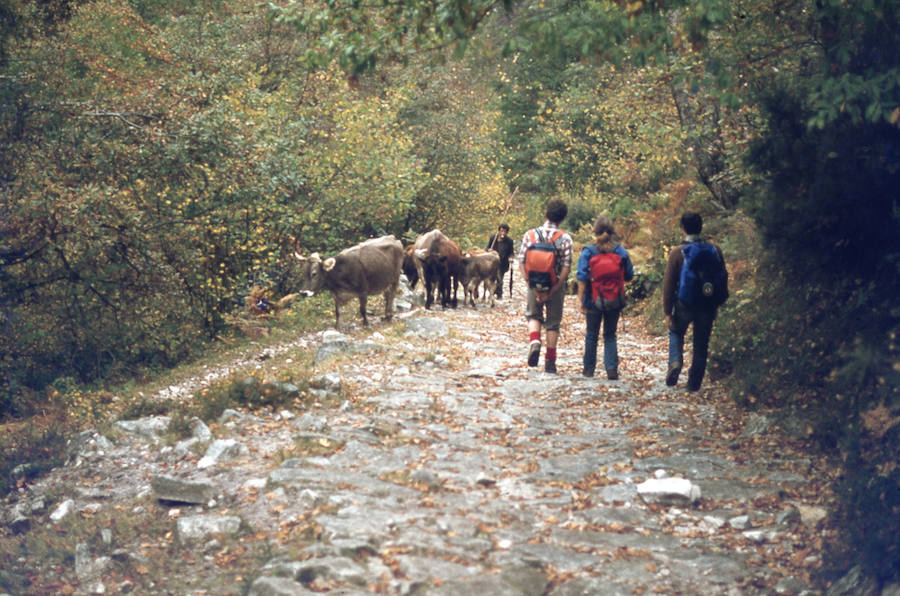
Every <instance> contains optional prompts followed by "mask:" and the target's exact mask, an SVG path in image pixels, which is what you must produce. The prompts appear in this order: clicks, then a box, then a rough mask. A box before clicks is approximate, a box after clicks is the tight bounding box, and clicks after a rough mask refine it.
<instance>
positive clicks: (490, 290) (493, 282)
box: [484, 277, 497, 308]
mask: <svg viewBox="0 0 900 596" xmlns="http://www.w3.org/2000/svg"><path fill="white" fill-rule="evenodd" d="M496 289H497V278H496V277H489V278H487V279H485V280H484V290H485V292H484V294H485V296H484V298H485V302H487V298H488V296H490V297H491V308H494V304H495V302H494V298H495V297H496V296H495V294H494V292H495V291H496Z"/></svg>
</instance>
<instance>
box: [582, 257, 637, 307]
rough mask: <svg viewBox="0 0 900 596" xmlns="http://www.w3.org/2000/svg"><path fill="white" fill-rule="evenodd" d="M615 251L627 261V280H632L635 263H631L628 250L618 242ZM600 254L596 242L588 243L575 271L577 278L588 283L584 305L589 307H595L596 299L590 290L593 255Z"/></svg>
mask: <svg viewBox="0 0 900 596" xmlns="http://www.w3.org/2000/svg"><path fill="white" fill-rule="evenodd" d="M613 252H614V253H616V254H617V255H619V256H620V257H622V260H623V261H624V262H625V281H631V280H632V278H634V265H632V264H631V257H629V256H628V251H627V250H625V247H624V246H622V245H621V244H617V245H616V247H615V248H614V249H613ZM599 254H600V250H599V249H598V248H597V245H596V244H588V245H587V246H585V247H584V248H582V249H581V256H579V257H578V269H577V271H576V273H575V279H577V280H578V281H583V282H585V283H587V284H588V291H587V292H585V293H584V298H583V302H584V305H585V306H586V307H588V308H594V301H593V299H592V297H591V292H590V285H591V269H590V262H591V257H593V256H594V255H599Z"/></svg>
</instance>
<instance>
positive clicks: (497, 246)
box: [484, 234, 516, 271]
mask: <svg viewBox="0 0 900 596" xmlns="http://www.w3.org/2000/svg"><path fill="white" fill-rule="evenodd" d="M496 236H497V235H496V234H491V237H490V238H489V239H488V243H487V245H486V246H485V247H484V248H485V250H488V249H494V250H496V251H497V254H498V255H500V269H501V270H502V271H506V270H507V269H509V257H511V256H512V254H513V253H514V252H515V250H516V249H515V246H514V245H513V240H512V238H510V237H509V236H507V237H506V238H504V239H503V240H500V241H497V242H496V243H495V242H494V238H495V237H496ZM492 244H493V246H491V245H492Z"/></svg>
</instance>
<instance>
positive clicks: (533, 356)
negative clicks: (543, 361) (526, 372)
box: [528, 339, 541, 366]
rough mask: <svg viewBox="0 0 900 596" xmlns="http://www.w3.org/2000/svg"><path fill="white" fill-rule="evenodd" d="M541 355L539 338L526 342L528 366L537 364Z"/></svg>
mask: <svg viewBox="0 0 900 596" xmlns="http://www.w3.org/2000/svg"><path fill="white" fill-rule="evenodd" d="M540 357H541V340H539V339H534V340H532V341H531V343H530V344H528V366H537V363H538V360H539V359H540Z"/></svg>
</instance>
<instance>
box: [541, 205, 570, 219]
mask: <svg viewBox="0 0 900 596" xmlns="http://www.w3.org/2000/svg"><path fill="white" fill-rule="evenodd" d="M568 213H569V207H568V206H567V205H566V202H565V201H563V200H562V199H550V200H549V201H548V202H547V208H546V209H545V210H544V216H545V217H546V218H547V219H549V220H550V221H552V222H553V223H555V224H559V223H562V221H563V220H564V219H565V218H566V215H568Z"/></svg>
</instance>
